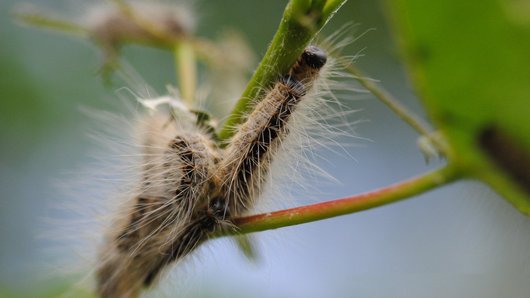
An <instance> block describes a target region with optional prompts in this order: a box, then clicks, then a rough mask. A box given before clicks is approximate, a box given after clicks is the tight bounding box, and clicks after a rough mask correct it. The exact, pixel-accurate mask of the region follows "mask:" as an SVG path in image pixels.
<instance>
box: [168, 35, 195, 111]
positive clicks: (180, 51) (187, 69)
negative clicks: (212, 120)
mask: <svg viewBox="0 0 530 298" xmlns="http://www.w3.org/2000/svg"><path fill="white" fill-rule="evenodd" d="M174 53H175V68H176V74H177V78H178V87H179V89H180V96H181V97H182V99H183V100H184V101H185V102H186V103H188V106H189V107H190V108H192V107H193V102H194V100H195V90H196V89H197V59H196V57H195V50H194V49H193V45H192V44H191V43H190V42H187V41H182V42H178V43H176V44H175V50H174Z"/></svg>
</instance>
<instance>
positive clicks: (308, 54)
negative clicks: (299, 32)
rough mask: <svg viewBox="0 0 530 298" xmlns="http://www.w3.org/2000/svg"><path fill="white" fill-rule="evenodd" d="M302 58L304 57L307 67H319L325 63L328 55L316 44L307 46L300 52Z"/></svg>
mask: <svg viewBox="0 0 530 298" xmlns="http://www.w3.org/2000/svg"><path fill="white" fill-rule="evenodd" d="M302 59H304V61H305V63H307V65H309V67H311V68H315V69H320V68H322V66H324V64H326V61H327V60H328V56H327V55H326V53H324V51H322V50H321V49H320V48H318V47H316V46H308V47H307V48H305V50H304V52H303V53H302Z"/></svg>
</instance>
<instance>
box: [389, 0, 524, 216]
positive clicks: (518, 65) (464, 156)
mask: <svg viewBox="0 0 530 298" xmlns="http://www.w3.org/2000/svg"><path fill="white" fill-rule="evenodd" d="M388 4H389V5H388V7H389V12H390V15H391V16H392V18H393V20H394V24H395V25H396V26H397V32H398V33H399V39H400V40H399V41H400V46H401V48H402V51H403V53H404V55H405V58H406V62H407V65H408V68H409V71H410V73H411V76H412V79H413V82H414V84H415V86H416V87H417V90H418V92H419V96H420V98H421V100H422V101H423V103H424V105H425V107H426V108H427V110H428V112H429V114H430V116H431V118H432V120H433V122H434V123H435V125H436V126H437V128H438V129H440V130H441V131H442V133H443V134H444V135H445V136H446V138H447V139H448V142H449V143H450V146H451V148H452V151H451V152H450V153H449V155H450V156H449V159H450V160H451V161H453V162H455V163H457V164H458V166H459V167H460V168H461V169H463V171H464V172H465V174H466V175H468V176H471V177H475V178H478V179H481V180H483V181H484V182H486V183H488V184H489V185H491V186H492V187H493V188H494V189H495V190H496V191H497V192H498V193H500V194H501V195H502V196H504V197H505V198H506V199H507V200H509V201H510V202H511V203H512V204H513V205H515V206H516V207H517V208H518V209H519V210H520V211H522V212H524V213H527V214H528V213H530V5H529V4H528V2H527V1H523V0H510V1H501V0H485V1H480V2H477V1H457V0H448V1H423V0H397V1H388Z"/></svg>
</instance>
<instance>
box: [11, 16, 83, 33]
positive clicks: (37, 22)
mask: <svg viewBox="0 0 530 298" xmlns="http://www.w3.org/2000/svg"><path fill="white" fill-rule="evenodd" d="M14 16H15V17H16V18H17V19H18V20H20V21H22V22H24V23H26V24H28V25H32V26H36V27H41V28H47V29H51V30H57V31H61V32H65V33H70V34H74V35H80V36H88V31H87V29H85V28H83V27H82V26H80V25H78V24H76V23H73V22H68V21H64V20H60V19H54V18H52V17H47V16H45V15H43V14H40V13H39V12H31V11H28V12H24V11H21V12H15V13H14Z"/></svg>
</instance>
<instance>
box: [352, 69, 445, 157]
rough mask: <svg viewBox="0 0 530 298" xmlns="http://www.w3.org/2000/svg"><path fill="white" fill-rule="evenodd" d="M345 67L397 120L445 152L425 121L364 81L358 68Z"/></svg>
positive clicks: (441, 142) (384, 92)
mask: <svg viewBox="0 0 530 298" xmlns="http://www.w3.org/2000/svg"><path fill="white" fill-rule="evenodd" d="M345 67H346V71H348V72H349V73H350V74H352V75H353V78H354V79H355V80H357V81H358V82H359V83H360V84H361V85H362V86H363V87H364V88H366V90H368V91H370V93H372V94H373V95H374V96H375V97H377V98H378V99H379V100H380V101H381V102H383V103H384V104H385V105H386V106H387V107H389V108H390V109H391V110H392V111H393V112H394V113H396V114H397V115H398V117H399V118H401V119H402V120H403V121H405V122H406V123H407V124H408V125H410V126H411V127H412V128H413V129H414V130H416V131H417V132H418V133H419V134H420V135H422V136H424V137H425V138H426V139H428V140H429V141H430V142H431V143H433V144H434V145H435V146H436V148H437V149H438V150H439V151H440V152H442V153H446V152H447V148H446V147H447V146H446V145H445V144H444V143H443V141H442V140H440V139H439V138H437V137H436V136H435V135H433V134H434V132H433V131H432V130H431V129H429V125H428V124H427V123H426V122H425V121H423V120H422V119H420V117H418V116H417V115H416V114H414V113H413V112H411V111H410V110H409V109H407V108H406V107H405V106H404V105H403V104H401V103H400V102H399V100H398V99H396V98H395V97H394V96H393V95H392V94H390V93H389V92H388V91H386V90H385V89H384V88H383V87H381V86H379V85H378V84H377V83H375V82H374V81H372V80H368V79H366V76H365V75H364V74H363V72H362V71H361V70H360V69H359V68H357V67H355V66H354V65H351V64H349V65H345Z"/></svg>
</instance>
